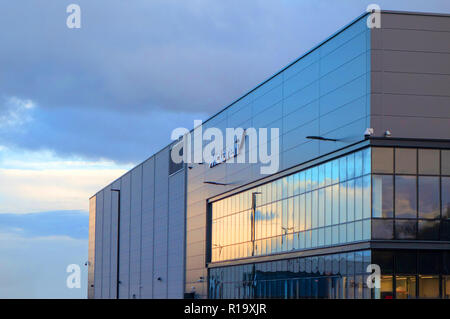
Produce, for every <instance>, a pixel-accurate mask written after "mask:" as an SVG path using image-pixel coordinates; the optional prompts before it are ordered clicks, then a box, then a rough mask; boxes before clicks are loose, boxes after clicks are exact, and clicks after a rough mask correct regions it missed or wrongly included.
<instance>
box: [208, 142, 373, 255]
mask: <svg viewBox="0 0 450 319" xmlns="http://www.w3.org/2000/svg"><path fill="white" fill-rule="evenodd" d="M370 173H371V151H370V148H366V149H363V150H360V151H357V152H354V153H350V154H348V155H346V156H343V157H341V158H337V159H334V160H331V161H328V162H325V163H323V164H320V165H317V166H314V167H311V168H309V169H306V170H304V171H301V172H298V173H295V174H292V175H289V176H286V177H283V178H281V179H278V180H275V181H273V182H270V183H267V184H264V185H261V186H259V187H256V188H254V189H251V190H248V191H245V192H241V193H239V194H236V195H233V196H230V197H228V198H225V199H222V200H219V201H216V202H214V203H212V225H211V226H212V246H211V247H212V254H211V261H212V262H217V261H224V260H232V259H239V258H245V257H251V256H263V255H269V254H274V253H282V252H290V251H295V250H303V249H310V248H317V247H326V246H333V245H339V244H345V243H351V242H357V241H363V240H369V239H370V238H371V227H370V217H371V216H370V215H371V214H370V211H371V175H370Z"/></svg>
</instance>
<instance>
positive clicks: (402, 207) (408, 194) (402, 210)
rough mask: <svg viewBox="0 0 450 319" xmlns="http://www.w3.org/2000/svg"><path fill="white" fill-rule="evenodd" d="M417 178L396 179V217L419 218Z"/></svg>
mask: <svg viewBox="0 0 450 319" xmlns="http://www.w3.org/2000/svg"><path fill="white" fill-rule="evenodd" d="M416 179H417V178H416V177H415V176H396V177H395V217H396V218H417V190H416Z"/></svg>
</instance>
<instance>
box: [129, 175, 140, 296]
mask: <svg viewBox="0 0 450 319" xmlns="http://www.w3.org/2000/svg"><path fill="white" fill-rule="evenodd" d="M141 212H142V166H138V167H136V168H135V169H133V170H132V171H131V212H130V298H139V297H140V276H141V274H140V272H141V229H142V228H141V227H142V214H141Z"/></svg>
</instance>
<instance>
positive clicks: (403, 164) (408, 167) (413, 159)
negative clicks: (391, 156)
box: [395, 148, 417, 174]
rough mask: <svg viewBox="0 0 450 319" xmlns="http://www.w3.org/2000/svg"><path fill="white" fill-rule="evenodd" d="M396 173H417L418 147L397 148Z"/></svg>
mask: <svg viewBox="0 0 450 319" xmlns="http://www.w3.org/2000/svg"><path fill="white" fill-rule="evenodd" d="M395 173H396V174H417V149H414V148H396V149H395Z"/></svg>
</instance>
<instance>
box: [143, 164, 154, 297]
mask: <svg viewBox="0 0 450 319" xmlns="http://www.w3.org/2000/svg"><path fill="white" fill-rule="evenodd" d="M154 172H155V166H154V158H151V159H149V160H147V161H146V162H144V163H143V180H142V252H141V286H142V289H141V298H152V297H153V236H154V228H153V218H154V192H155V175H154Z"/></svg>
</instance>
